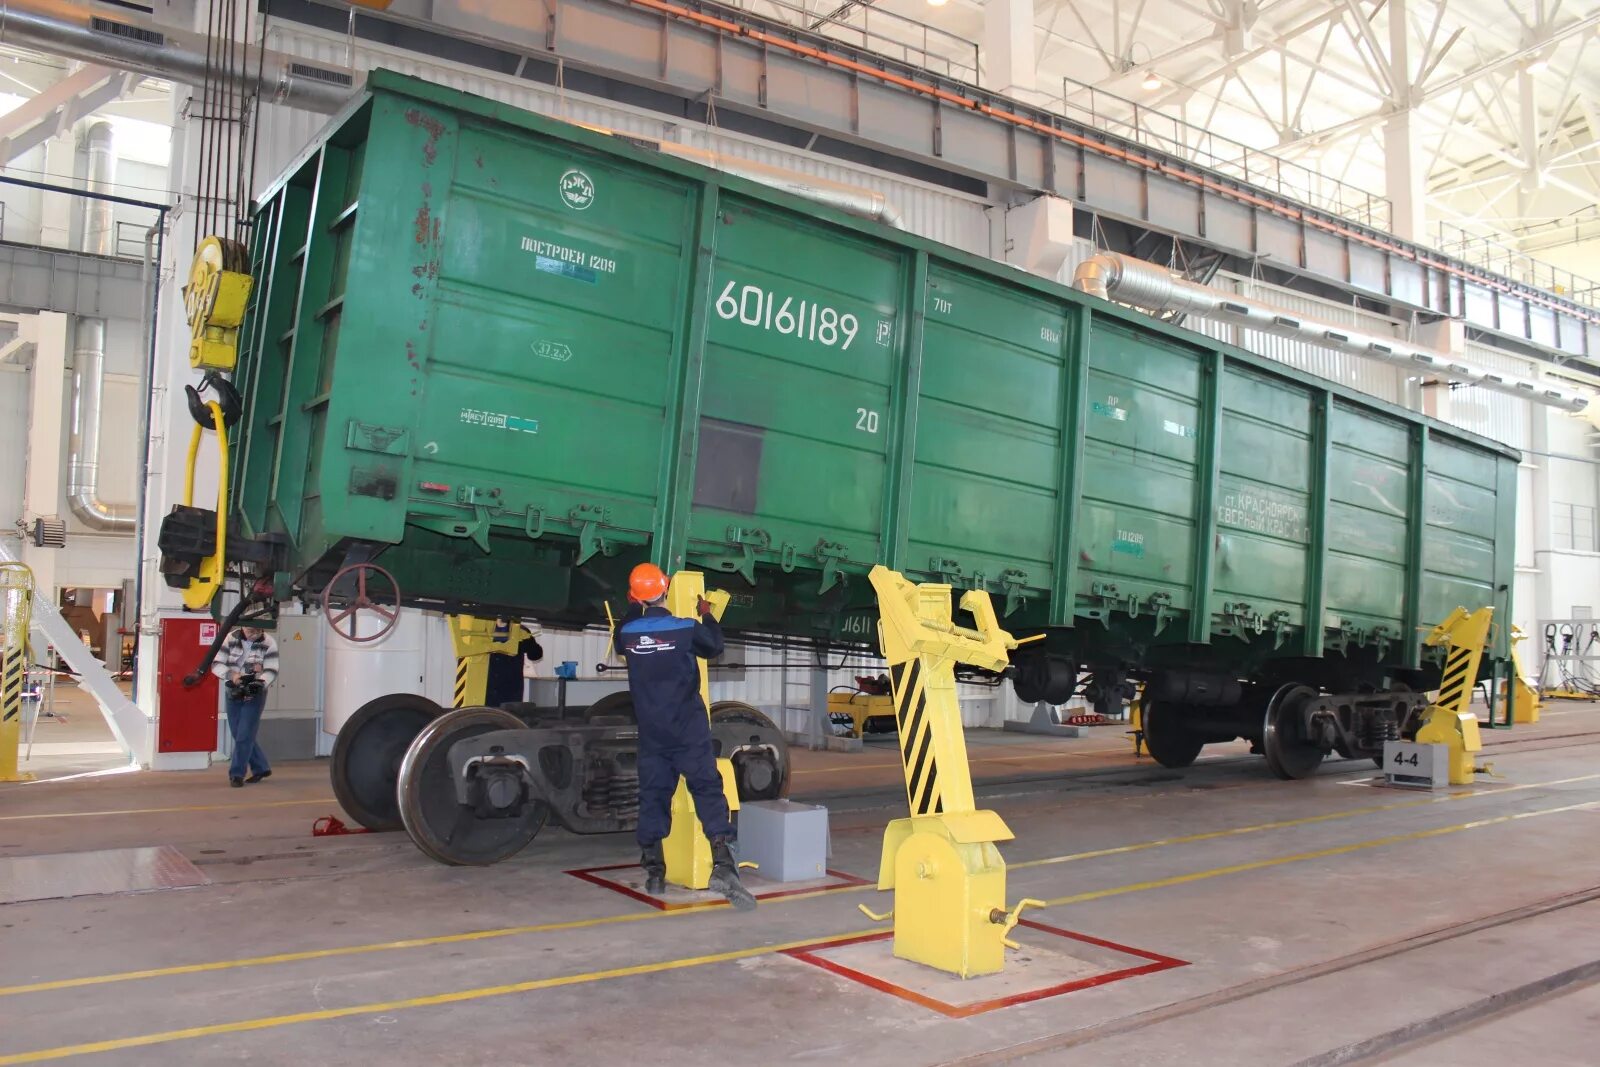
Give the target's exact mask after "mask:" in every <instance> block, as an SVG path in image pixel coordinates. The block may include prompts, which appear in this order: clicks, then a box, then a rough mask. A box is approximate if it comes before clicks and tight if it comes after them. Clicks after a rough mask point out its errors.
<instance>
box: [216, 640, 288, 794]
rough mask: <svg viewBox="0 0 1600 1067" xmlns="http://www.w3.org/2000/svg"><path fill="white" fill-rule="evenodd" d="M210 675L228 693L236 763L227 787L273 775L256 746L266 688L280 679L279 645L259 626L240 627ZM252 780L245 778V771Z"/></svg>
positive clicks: (264, 756) (265, 698) (229, 770)
mask: <svg viewBox="0 0 1600 1067" xmlns="http://www.w3.org/2000/svg"><path fill="white" fill-rule="evenodd" d="M211 673H212V674H215V675H216V676H217V677H218V678H221V679H222V684H223V686H224V687H225V688H226V690H227V701H226V705H227V709H228V733H229V734H230V735H232V737H233V760H232V761H231V762H230V763H229V764H228V784H229V785H231V786H233V787H234V788H235V789H237V788H239V787H240V786H242V785H244V784H245V783H246V782H259V781H261V780H262V779H263V778H267V777H269V776H270V775H271V774H272V767H271V766H270V765H269V764H268V763H267V754H266V753H265V752H262V751H261V746H260V745H259V744H257V743H256V733H257V731H259V730H260V729H261V709H262V708H263V707H264V706H265V705H266V703H267V686H269V685H271V684H272V683H273V681H274V680H276V679H277V677H278V643H277V642H276V641H274V640H273V639H272V635H271V634H269V633H267V632H266V631H264V630H262V629H260V628H259V627H256V626H241V627H240V628H239V629H237V630H235V631H233V633H231V634H229V635H228V637H227V640H225V641H223V643H222V650H221V651H220V652H218V653H217V658H216V660H215V661H213V662H212V664H211ZM246 771H249V772H250V777H248V778H246V777H245V772H246Z"/></svg>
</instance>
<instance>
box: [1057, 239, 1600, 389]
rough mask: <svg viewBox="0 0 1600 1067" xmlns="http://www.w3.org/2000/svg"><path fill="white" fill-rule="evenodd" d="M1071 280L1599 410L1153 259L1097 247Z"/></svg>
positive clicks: (1157, 307) (1122, 299)
mask: <svg viewBox="0 0 1600 1067" xmlns="http://www.w3.org/2000/svg"><path fill="white" fill-rule="evenodd" d="M1072 284H1073V287H1074V288H1076V289H1078V290H1080V291H1082V292H1085V293H1088V294H1090V295H1091V296H1098V297H1100V298H1101V299H1103V300H1115V301H1117V302H1118V303H1123V304H1131V305H1133V306H1134V307H1137V308H1141V309H1143V310H1145V311H1148V312H1151V313H1152V314H1159V313H1161V312H1167V311H1175V312H1180V313H1182V314H1185V315H1194V316H1196V317H1197V318H1202V319H1211V320H1213V321H1216V322H1228V323H1233V324H1235V325H1239V326H1243V327H1245V328H1247V329H1251V330H1259V331H1260V332H1262V333H1269V334H1272V335H1274V336H1277V337H1287V338H1289V339H1291V340H1295V341H1301V342H1303V343H1305V344H1309V345H1315V346H1316V347H1318V348H1325V349H1328V350H1329V351H1332V352H1342V353H1345V354H1347V355H1352V356H1360V357H1361V358H1363V359H1373V360H1378V361H1380V362H1383V363H1388V364H1390V365H1391V366H1397V367H1402V368H1404V369H1406V370H1409V371H1413V372H1415V373H1417V374H1432V375H1435V376H1437V377H1439V378H1441V379H1444V380H1446V381H1450V382H1458V383H1461V384H1463V385H1476V386H1481V387H1482V388H1484V389H1490V390H1493V391H1494V392H1497V393H1506V394H1508V395H1510V396H1515V397H1520V398H1522V399H1523V400H1530V401H1532V402H1533V403H1535V404H1545V405H1547V406H1549V407H1554V408H1560V409H1561V410H1563V411H1566V412H1569V413H1571V414H1574V415H1584V416H1585V417H1588V418H1593V417H1594V415H1595V413H1597V412H1600V405H1597V404H1595V400H1596V395H1595V394H1594V393H1591V392H1587V391H1585V390H1581V389H1564V388H1559V387H1556V386H1552V385H1549V384H1547V383H1545V382H1539V381H1533V380H1532V379H1529V378H1519V377H1516V376H1514V375H1509V374H1502V373H1501V372H1500V371H1497V370H1488V369H1485V368H1483V367H1476V366H1473V365H1471V364H1469V363H1466V362H1463V361H1462V360H1461V359H1460V358H1459V357H1457V356H1454V355H1452V354H1450V353H1448V352H1440V351H1436V350H1434V349H1430V348H1424V347H1422V346H1420V345H1414V344H1411V343H1410V342H1407V341H1401V340H1398V339H1397V338H1393V337H1382V336H1379V335H1376V334H1368V333H1363V332H1362V331H1360V330H1356V329H1352V328H1351V327H1348V326H1340V325H1335V324H1333V323H1328V322H1318V321H1317V320H1315V319H1308V318H1305V317H1304V316H1302V315H1298V314H1295V313H1292V312H1289V311H1285V310H1284V309H1282V308H1276V307H1273V306H1272V305H1271V304H1267V303H1264V302H1262V301H1260V300H1253V299H1251V298H1248V297H1243V296H1240V295H1238V294H1236V293H1226V292H1222V291H1221V290H1218V289H1213V288H1211V287H1210V286H1206V285H1201V284H1200V283H1198V282H1192V281H1190V280H1189V279H1187V278H1185V277H1183V276H1182V275H1181V274H1176V273H1174V272H1173V271H1170V270H1168V269H1167V268H1166V267H1163V266H1160V265H1159V264H1156V263H1147V262H1145V261H1144V260H1140V259H1133V258H1132V257H1129V256H1124V255H1121V254H1120V253H1116V252H1102V253H1100V254H1098V255H1095V256H1091V257H1089V258H1088V259H1086V260H1084V262H1083V263H1082V264H1080V265H1079V267H1078V269H1077V271H1076V272H1075V273H1074V275H1073V279H1072Z"/></svg>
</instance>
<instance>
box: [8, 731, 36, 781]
mask: <svg viewBox="0 0 1600 1067" xmlns="http://www.w3.org/2000/svg"><path fill="white" fill-rule="evenodd" d="M21 742H22V722H21V720H20V717H16V716H14V717H12V718H11V719H9V720H6V721H5V722H0V782H31V781H33V775H31V774H29V773H27V772H26V771H23V770H20V769H19V768H18V766H17V763H18V758H17V757H18V753H19V752H20V751H21Z"/></svg>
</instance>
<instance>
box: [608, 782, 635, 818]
mask: <svg viewBox="0 0 1600 1067" xmlns="http://www.w3.org/2000/svg"><path fill="white" fill-rule="evenodd" d="M610 799H611V805H610V806H611V811H612V814H613V815H615V816H616V817H617V818H618V819H637V818H638V817H639V776H638V775H637V774H619V775H616V776H614V777H613V778H612V779H611V784H610Z"/></svg>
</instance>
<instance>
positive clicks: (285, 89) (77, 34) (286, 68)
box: [0, 0, 355, 114]
mask: <svg viewBox="0 0 1600 1067" xmlns="http://www.w3.org/2000/svg"><path fill="white" fill-rule="evenodd" d="M0 44H8V45H15V46H18V47H22V48H31V49H33V50H35V51H38V52H46V53H49V54H51V55H58V56H64V57H66V58H68V59H77V60H81V61H82V62H85V63H99V64H102V65H104V66H108V67H115V68H117V69H119V70H128V71H134V72H136V73H139V74H144V75H147V76H149V77H152V78H164V79H169V80H172V81H178V82H182V83H184V84H186V85H193V86H198V85H200V84H202V83H203V82H204V81H205V79H206V68H207V65H208V64H207V62H206V38H205V37H204V36H203V35H201V34H198V33H193V32H190V31H188V30H181V29H176V28H174V27H171V26H167V25H164V24H159V23H157V22H155V21H153V20H152V19H150V18H149V17H147V16H145V15H143V14H141V13H139V12H136V11H133V10H124V9H117V10H115V11H113V10H111V9H109V8H107V9H104V10H100V9H90V8H88V7H84V6H83V5H81V4H75V3H71V2H70V0H0ZM258 56H259V57H260V64H259V69H258V65H257V62H256V60H257V57H258ZM245 68H246V69H245V70H243V71H241V72H240V76H241V80H243V81H245V82H250V83H259V87H260V91H261V99H262V100H263V102H265V103H271V104H284V105H287V106H289V107H296V108H301V109H303V110H306V111H317V112H321V113H323V114H331V113H332V112H334V111H337V110H338V109H339V108H340V107H342V106H343V105H344V102H345V101H346V100H347V99H349V97H350V94H351V92H352V90H353V88H354V86H355V79H354V78H353V77H352V76H351V74H350V73H349V72H347V71H342V70H337V69H332V68H328V67H322V66H319V65H317V64H315V63H307V62H305V61H304V60H300V59H296V58H294V57H293V56H288V55H285V54H283V53H282V52H270V51H269V52H266V53H265V54H264V55H262V54H261V53H258V52H255V51H253V50H252V52H251V55H250V62H249V63H247V64H246V65H245ZM212 73H213V74H215V71H213V72H212Z"/></svg>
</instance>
